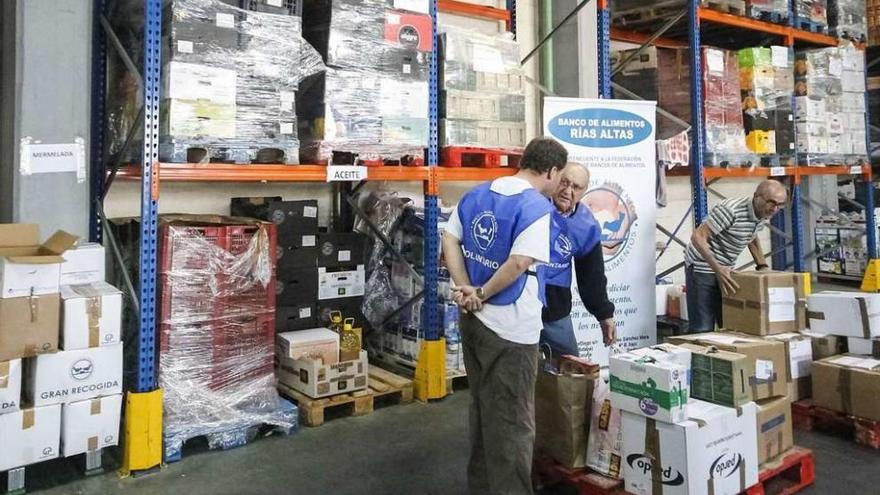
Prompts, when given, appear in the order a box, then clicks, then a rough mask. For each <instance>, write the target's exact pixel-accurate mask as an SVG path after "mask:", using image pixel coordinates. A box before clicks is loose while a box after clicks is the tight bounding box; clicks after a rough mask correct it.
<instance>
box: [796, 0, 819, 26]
mask: <svg viewBox="0 0 880 495" xmlns="http://www.w3.org/2000/svg"><path fill="white" fill-rule="evenodd" d="M792 2H794V5H793V7H794V16H795V17H796V18H797V19H798V20H800V21H806V22H811V23H813V24H818V25H820V26H823V27H824V26H827V25H828V0H792Z"/></svg>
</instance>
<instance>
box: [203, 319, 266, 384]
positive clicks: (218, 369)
mask: <svg viewBox="0 0 880 495" xmlns="http://www.w3.org/2000/svg"><path fill="white" fill-rule="evenodd" d="M213 334H214V341H213V357H212V361H213V366H212V371H211V387H212V388H213V389H215V390H218V389H226V388H234V387H237V386H240V385H245V384H248V383H251V382H253V381H255V380H259V379H260V378H263V377H269V376H273V374H274V359H275V315H274V313H273V314H270V315H261V316H257V317H242V318H228V319H225V320H222V321H220V322H218V323H217V325H216V326H215V327H214V332H213Z"/></svg>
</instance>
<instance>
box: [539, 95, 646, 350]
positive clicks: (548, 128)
mask: <svg viewBox="0 0 880 495" xmlns="http://www.w3.org/2000/svg"><path fill="white" fill-rule="evenodd" d="M655 108H656V103H654V102H646V101H628V100H594V99H579V98H549V97H548V98H545V99H544V135H545V136H549V137H553V138H555V139H556V140H558V141H559V142H560V143H562V144H563V145H564V146H565V148H566V149H567V150H568V153H569V155H568V156H569V161H571V162H578V163H582V164H584V165H586V166H587V168H589V170H590V187H589V190H588V192H587V194H586V196H585V197H584V200H583V203H585V204H586V205H587V206H588V207H589V208H590V210H592V212H593V215H594V216H595V217H596V220H598V222H599V226H600V227H601V228H602V248H603V251H604V254H605V274H606V276H607V278H608V296H609V298H610V299H611V301H612V302H613V303H614V305H615V307H616V311H615V318H616V320H617V335H618V342H619V343H620V347H621V348H623V349H635V348H638V347H644V346H646V345H650V344H653V343H655V341H656V338H657V320H656V315H655V298H654V297H655V294H654V292H655V290H654V276H655V264H656V263H655V258H654V256H655V254H656V249H655V229H656V226H657V220H656V216H657V205H656V192H655V191H656V180H657V169H656V161H655V158H656V145H655V143H654V117H655V112H656V109H655ZM576 284H577V281H575V282H574V284H573V286H572V292H573V297H572V300H573V308H572V320H573V323H574V328H575V335H576V336H577V340H578V348H579V350H580V353H581V356H584V357H587V358H589V359H591V360H593V361H595V362H598V363H600V364H602V365H603V366H604V365H607V364H608V349H607V348H605V346H604V345H603V343H602V331H601V329H600V328H599V323H598V322H597V321H596V319H595V318H593V317H592V315H590V314H589V312H587V310H586V309H585V308H584V305H583V303H582V302H581V300H580V297H578V292H577V288H576Z"/></svg>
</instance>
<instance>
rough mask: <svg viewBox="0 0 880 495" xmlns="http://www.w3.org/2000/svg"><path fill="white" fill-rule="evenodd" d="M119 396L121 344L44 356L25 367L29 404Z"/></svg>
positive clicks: (26, 393)
mask: <svg viewBox="0 0 880 495" xmlns="http://www.w3.org/2000/svg"><path fill="white" fill-rule="evenodd" d="M121 393H122V344H113V345H108V346H104V347H93V348H91V349H80V350H75V351H61V352H58V353H56V354H43V355H40V356H37V357H35V358H33V359H31V360H30V361H29V363H28V364H27V366H26V379H25V397H26V398H27V399H28V400H29V401H30V403H31V404H34V405H36V406H45V405H49V404H67V403H70V402H77V401H81V400H86V399H93V398H95V397H102V396H107V395H116V394H121Z"/></svg>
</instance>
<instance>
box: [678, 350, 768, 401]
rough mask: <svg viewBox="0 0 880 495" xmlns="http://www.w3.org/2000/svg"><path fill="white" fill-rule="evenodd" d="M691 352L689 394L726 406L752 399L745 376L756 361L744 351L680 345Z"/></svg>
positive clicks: (748, 374)
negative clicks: (738, 352)
mask: <svg viewBox="0 0 880 495" xmlns="http://www.w3.org/2000/svg"><path fill="white" fill-rule="evenodd" d="M682 347H684V348H686V349H689V350H690V351H691V397H693V398H695V399H700V400H704V401H707V402H713V403H715V404H720V405H722V406H727V407H739V406H741V405H743V404H745V403H747V402H750V401H751V400H752V393H751V388H750V387H749V384H748V377H750V376H752V375H754V374H755V369H754V367H755V363H754V361H752V360H751V359H749V358H748V356H746V355H744V354H737V353H735V352H728V351H722V350H720V349H718V348H717V347H704V346H699V345H693V344H683V345H682Z"/></svg>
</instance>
